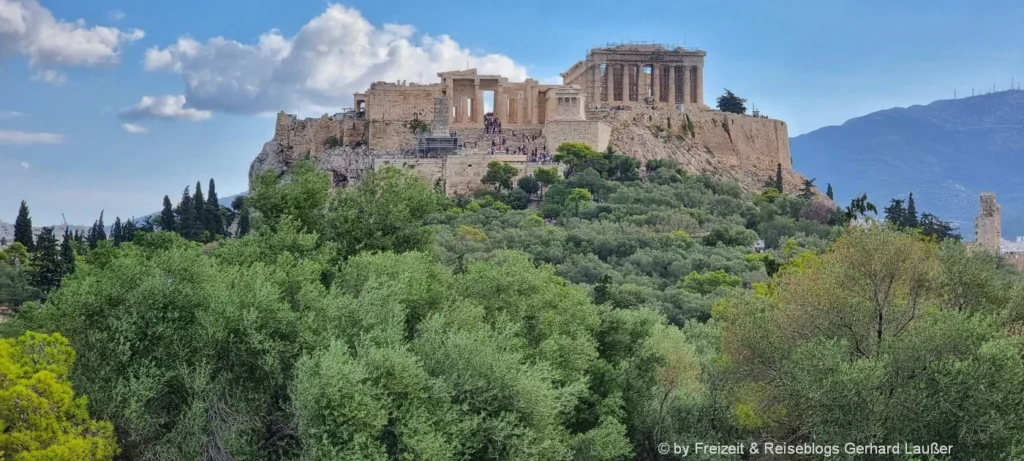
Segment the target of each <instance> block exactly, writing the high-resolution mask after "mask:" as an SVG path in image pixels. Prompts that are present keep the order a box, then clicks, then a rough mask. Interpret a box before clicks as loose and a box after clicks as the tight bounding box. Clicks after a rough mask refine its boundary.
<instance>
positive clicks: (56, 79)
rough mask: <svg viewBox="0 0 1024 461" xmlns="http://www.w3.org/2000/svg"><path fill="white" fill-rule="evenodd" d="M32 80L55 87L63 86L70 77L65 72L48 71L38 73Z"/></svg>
mask: <svg viewBox="0 0 1024 461" xmlns="http://www.w3.org/2000/svg"><path fill="white" fill-rule="evenodd" d="M32 80H36V81H40V82H46V83H49V84H51V85H53V86H61V85H63V84H64V83H66V82H67V81H68V76H67V75H66V74H64V73H63V72H60V71H56V70H52V69H47V70H40V71H38V72H36V73H35V75H33V76H32Z"/></svg>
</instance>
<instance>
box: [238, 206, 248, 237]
mask: <svg viewBox="0 0 1024 461" xmlns="http://www.w3.org/2000/svg"><path fill="white" fill-rule="evenodd" d="M248 233H249V209H248V208H243V209H242V211H241V212H240V213H239V216H238V238H242V237H245V236H246V234H248Z"/></svg>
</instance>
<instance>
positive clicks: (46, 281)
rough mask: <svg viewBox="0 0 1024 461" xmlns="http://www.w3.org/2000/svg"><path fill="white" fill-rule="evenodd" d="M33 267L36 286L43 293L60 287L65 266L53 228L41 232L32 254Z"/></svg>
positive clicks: (46, 228)
mask: <svg viewBox="0 0 1024 461" xmlns="http://www.w3.org/2000/svg"><path fill="white" fill-rule="evenodd" d="M31 261H32V267H33V268H34V269H35V286H36V288H38V289H39V290H40V291H42V292H43V293H49V292H50V291H52V290H53V289H54V288H57V286H58V285H60V278H61V276H62V274H63V272H64V271H63V269H64V267H63V264H62V263H61V258H60V249H59V248H58V247H57V238H56V237H54V236H53V228H52V227H44V228H43V229H42V231H41V232H39V238H38V240H37V241H36V248H35V252H34V253H32V259H31Z"/></svg>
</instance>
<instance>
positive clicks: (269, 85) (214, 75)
mask: <svg viewBox="0 0 1024 461" xmlns="http://www.w3.org/2000/svg"><path fill="white" fill-rule="evenodd" d="M415 35H417V34H416V31H415V28H413V27H412V26H409V25H396V24H385V25H383V26H382V27H377V26H374V25H373V24H370V23H369V22H368V21H367V20H366V19H365V18H363V16H362V15H361V14H360V12H359V11H357V10H355V9H352V8H348V7H345V6H342V5H337V4H331V5H328V7H327V9H326V11H325V12H324V13H323V14H321V15H320V16H317V17H315V18H313V19H312V20H310V21H309V22H308V23H307V24H305V25H304V26H303V27H302V28H301V29H300V30H299V31H298V33H296V34H295V35H294V36H292V37H284V36H282V35H281V33H280V32H279V31H278V30H276V29H275V30H271V31H269V32H266V33H264V34H263V35H261V36H260V38H259V40H258V41H257V42H256V43H248V44H246V43H239V42H236V41H233V40H228V39H226V38H223V37H216V38H213V39H210V40H208V41H207V42H206V43H205V44H204V43H200V42H199V41H197V40H195V39H193V38H191V37H180V38H179V39H178V41H177V43H174V44H172V45H170V46H167V47H165V48H162V49H161V48H159V47H154V48H150V49H149V50H147V51H146V58H145V68H146V69H147V70H150V71H158V70H161V71H167V72H173V73H177V74H180V75H181V76H182V78H183V80H184V81H185V88H186V91H185V97H187V99H188V102H189V105H190V106H192V107H195V108H197V109H203V110H211V111H213V110H216V111H224V112H233V113H245V114H257V113H261V112H268V111H270V112H276V111H278V110H282V109H283V110H293V109H295V108H297V107H299V106H301V107H302V109H303V112H305V111H306V110H307V108H308V110H313V111H318V112H319V111H330V110H332V109H333V110H337V109H339V108H341V107H347V106H350V105H351V104H352V94H353V93H355V92H359V91H363V90H365V89H366V88H368V87H369V85H370V83H373V82H375V81H382V80H383V81H396V80H408V81H410V82H415V81H421V82H422V83H431V82H436V81H438V77H437V73H438V72H443V71H449V70H458V69H464V68H465V67H466V65H467V63H468V64H469V67H476V68H477V69H478V70H479V71H480V72H481V73H485V74H500V75H503V76H505V77H508V78H509V79H511V80H521V79H523V78H525V77H526V76H527V75H526V69H525V68H524V67H523V66H521V65H518V64H516V63H515V62H514V61H513V60H512V59H511V58H509V57H507V56H503V55H499V54H487V55H482V54H479V53H472V52H471V51H469V50H468V49H466V48H463V47H462V46H460V45H459V44H458V43H456V42H455V41H454V40H452V39H451V37H449V36H447V35H440V36H427V35H422V36H419V37H414V36H415ZM421 79H422V80H421Z"/></svg>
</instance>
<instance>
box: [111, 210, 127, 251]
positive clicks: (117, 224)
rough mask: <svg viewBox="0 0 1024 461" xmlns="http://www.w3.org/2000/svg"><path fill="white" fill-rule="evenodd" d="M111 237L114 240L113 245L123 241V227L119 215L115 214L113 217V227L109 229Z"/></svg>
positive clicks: (117, 245) (118, 244)
mask: <svg viewBox="0 0 1024 461" xmlns="http://www.w3.org/2000/svg"><path fill="white" fill-rule="evenodd" d="M110 234H111V239H112V240H113V241H114V246H115V247H119V246H121V242H124V227H122V226H121V217H120V216H117V217H115V218H114V228H113V229H111V231H110Z"/></svg>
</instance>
